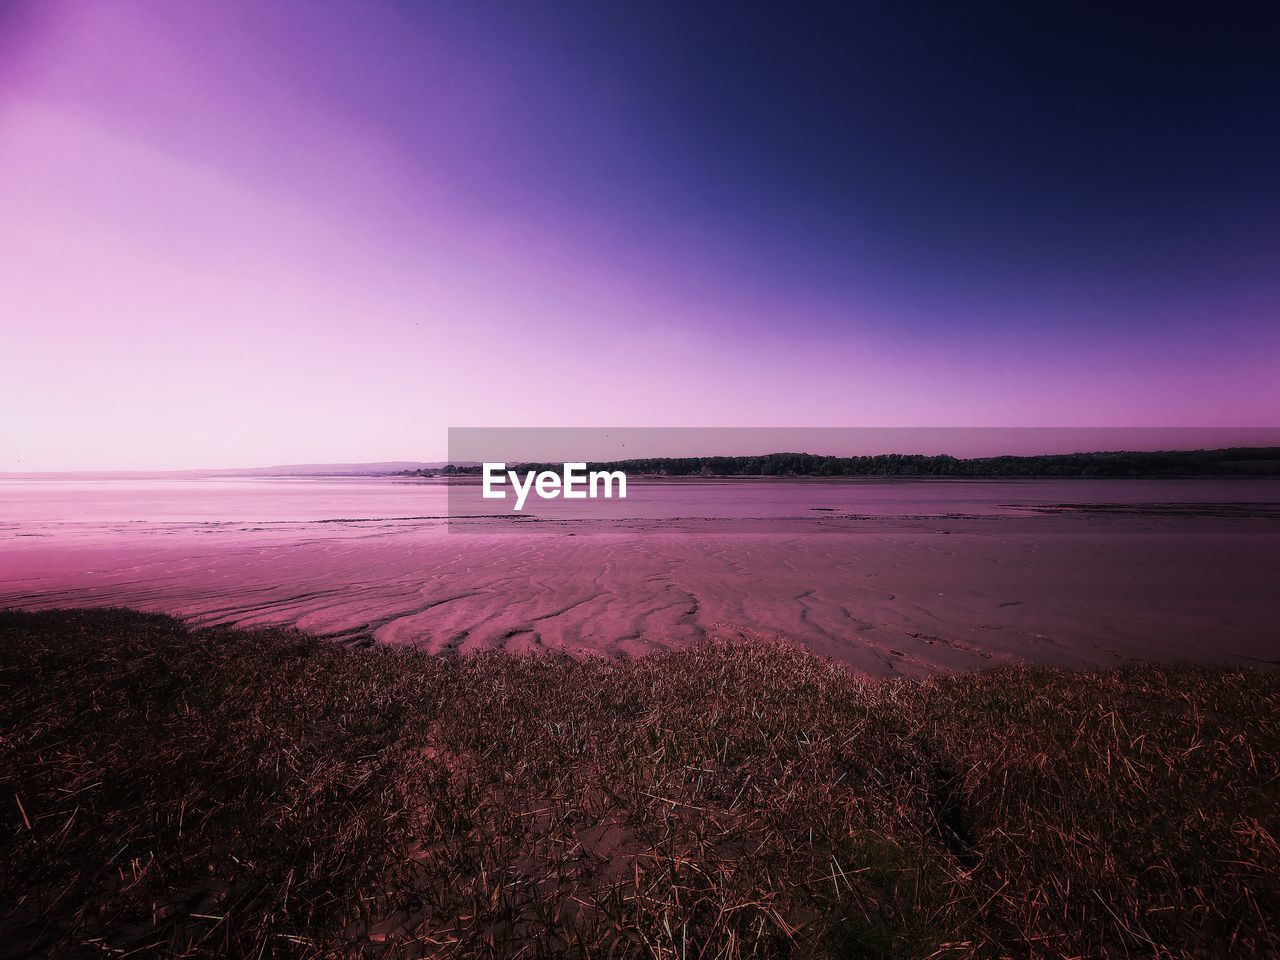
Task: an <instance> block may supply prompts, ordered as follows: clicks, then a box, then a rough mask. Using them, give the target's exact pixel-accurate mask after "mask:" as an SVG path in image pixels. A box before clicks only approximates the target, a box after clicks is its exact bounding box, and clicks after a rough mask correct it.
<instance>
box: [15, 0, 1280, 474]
mask: <svg viewBox="0 0 1280 960" xmlns="http://www.w3.org/2000/svg"><path fill="white" fill-rule="evenodd" d="M1272 9H1274V8H1272ZM826 10H827V12H822V10H820V9H818V8H816V7H801V6H796V5H791V4H743V3H726V4H708V3H700V4H696V5H693V4H685V3H653V2H646V3H643V4H640V3H635V4H625V5H624V4H612V3H587V2H583V3H551V2H548V3H537V4H533V3H503V4H496V3H492V4H491V3H487V2H468V3H458V4H455V3H443V2H442V3H436V4H429V3H408V2H406V3H386V2H377V0H361V2H358V3H357V2H354V0H352V2H345V3H334V2H315V0H307V2H302V0H299V2H294V3H269V4H268V3H258V2H254V3H249V2H218V3H214V2H207V3H190V2H170V0H156V2H128V0H115V2H92V0H83V2H60V0H50V2H32V3H23V2H19V3H14V2H5V0H0V348H2V350H3V352H2V353H0V356H2V358H3V373H2V375H0V411H2V412H0V418H3V425H2V429H0V470H20V471H22V470H61V469H80V468H83V469H165V468H187V467H206V466H207V467H216V466H247V465H256V464H268V463H291V462H314V461H367V460H390V459H422V460H431V459H438V458H441V457H443V456H444V455H445V448H446V427H448V426H496V425H505V426H575V425H593V426H594V425H612V426H653V425H669V426H779V425H804V426H827V425H832V426H952V425H956V426H959V425H1010V426H1037V425H1063V426H1082V425H1145V426H1173V425H1187V426H1257V425H1274V424H1276V423H1277V422H1280V417H1278V416H1277V413H1280V376H1277V373H1276V371H1277V370H1278V369H1280V58H1278V57H1277V56H1276V53H1275V51H1276V50H1277V49H1278V48H1280V29H1278V28H1277V15H1276V14H1275V13H1273V12H1272V13H1269V12H1267V8H1266V6H1263V5H1257V6H1236V7H1233V6H1232V5H1230V4H1227V5H1218V4H1215V5H1204V4H1200V5H1196V6H1195V7H1194V8H1191V7H1188V8H1186V9H1185V10H1179V9H1178V8H1177V6H1176V5H1168V4H1150V5H1135V6H1125V5H1115V4H1099V5H1096V6H1090V5H1085V4H1053V5H1050V4H1009V5H1008V6H1007V8H1005V9H1001V8H999V7H996V6H986V5H979V4H950V3H939V4H925V3H917V4H889V3H885V4H867V5H855V4H841V5H838V6H836V5H833V6H831V7H829V8H826ZM1117 11H1122V12H1119V13H1118V12H1117Z"/></svg>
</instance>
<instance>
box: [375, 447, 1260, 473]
mask: <svg viewBox="0 0 1280 960" xmlns="http://www.w3.org/2000/svg"><path fill="white" fill-rule="evenodd" d="M511 466H519V467H520V468H522V469H524V470H555V471H559V470H561V469H562V468H563V466H564V464H563V463H521V464H512V465H511ZM587 467H588V469H590V470H622V471H625V472H626V473H628V474H632V475H637V476H646V475H647V476H662V477H1158V476H1204V475H1222V474H1237V473H1249V474H1259V473H1267V474H1273V473H1274V474H1280V447H1231V448H1227V449H1221V450H1158V451H1112V452H1099V453H1064V454H1046V455H1042V456H1027V457H1020V456H1000V457H974V458H971V459H960V458H958V457H952V456H948V455H946V454H943V455H938V456H926V455H924V454H901V453H891V454H880V455H877V456H860V457H831V456H824V455H821V454H814V453H769V454H763V455H761V456H743V457H640V458H636V459H633V460H610V461H595V462H591V463H588V464H587ZM482 469H483V467H482V466H481V465H480V464H466V465H459V466H455V465H453V464H449V465H447V466H445V467H443V468H439V469H424V470H409V471H405V472H404V473H402V474H400V476H420V477H436V476H472V475H479V474H480V473H481V471H482Z"/></svg>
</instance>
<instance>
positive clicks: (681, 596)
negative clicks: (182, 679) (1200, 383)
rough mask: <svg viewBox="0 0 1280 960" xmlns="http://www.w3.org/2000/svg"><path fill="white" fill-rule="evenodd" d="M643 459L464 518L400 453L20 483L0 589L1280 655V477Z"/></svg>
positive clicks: (340, 633)
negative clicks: (859, 472)
mask: <svg viewBox="0 0 1280 960" xmlns="http://www.w3.org/2000/svg"><path fill="white" fill-rule="evenodd" d="M634 486H636V487H638V488H640V493H639V494H638V495H636V496H634V497H633V499H632V500H629V501H627V502H626V503H625V504H624V505H623V506H624V508H625V510H623V511H620V510H618V509H617V505H616V504H609V505H607V506H605V505H601V506H599V507H595V506H593V507H592V509H593V510H595V511H596V512H595V513H593V514H591V515H589V516H585V517H583V516H574V517H572V518H568V517H565V516H563V515H558V514H555V513H550V514H544V515H542V516H538V515H534V516H532V517H527V518H520V519H513V518H511V517H504V516H501V515H493V516H484V517H470V518H468V519H465V520H460V519H458V518H457V517H456V516H455V517H453V518H451V517H450V513H449V504H448V501H447V489H446V486H445V485H444V484H441V483H433V482H430V481H427V482H407V481H404V480H402V479H397V478H330V479H307V480H301V479H297V478H278V479H261V478H259V479H252V480H217V481H211V480H175V481H119V480H113V481H96V482H89V481H85V482H75V483H72V482H65V481H62V482H55V481H43V482H41V481H28V482H25V483H18V482H8V483H5V484H0V507H3V510H0V517H4V518H5V521H6V522H5V523H4V526H3V528H2V529H0V607H15V608H20V609H29V610H39V609H52V608H58V607H83V606H126V607H131V608H135V609H139V610H145V611H154V612H162V613H168V614H173V615H176V616H179V617H183V618H185V619H187V620H188V621H189V622H191V623H192V624H194V625H214V624H224V625H237V626H262V625H272V626H293V627H298V628H300V629H303V630H305V631H307V632H310V633H314V634H317V635H322V636H329V637H333V638H335V639H337V640H340V641H344V642H349V643H352V642H354V643H367V642H373V643H380V644H392V645H407V646H414V647H418V648H421V649H424V650H427V651H457V652H463V653H473V652H478V651H483V650H489V649H504V650H508V651H512V652H523V651H533V650H556V651H564V652H567V653H571V654H573V655H575V656H583V655H592V654H603V655H607V656H622V657H626V656H637V655H643V654H646V653H650V652H654V651H660V650H667V649H680V648H684V647H687V646H689V645H690V644H692V643H694V642H696V641H697V640H699V639H700V638H702V637H704V636H706V635H708V633H710V632H712V631H714V630H716V629H721V628H726V627H727V628H743V629H749V630H752V631H756V632H759V633H762V634H767V635H770V636H775V637H778V638H780V639H783V640H785V641H787V642H791V643H794V644H797V645H799V646H801V647H803V648H804V649H807V650H809V651H810V652H813V653H816V654H818V655H820V656H825V657H832V658H834V659H836V660H838V661H840V662H842V663H845V664H847V665H849V666H851V667H853V668H854V669H856V670H860V671H864V672H866V673H869V674H875V675H892V674H895V673H906V674H917V675H918V674H922V673H928V672H931V671H935V670H964V669H974V668H985V667H990V666H994V665H999V664H1009V663H1017V662H1026V663H1034V664H1047V665H1061V666H1082V665H1098V666H1106V665H1113V664H1117V663H1123V662H1127V661H1130V660H1135V659H1141V660H1148V659H1150V660H1163V661H1171V660H1190V661H1197V662H1203V663H1217V664H1226V665H1236V666H1240V665H1255V666H1268V665H1271V664H1274V662H1275V661H1276V660H1277V659H1280V650H1278V649H1277V634H1276V630H1275V625H1274V611H1273V609H1272V605H1271V599H1270V598H1272V597H1273V596H1274V595H1275V594H1276V592H1277V590H1280V537H1277V536H1276V535H1275V534H1276V533H1277V532H1280V520H1278V519H1277V503H1280V482H1277V481H1276V480H1274V479H1270V478H1263V479H1247V480H1246V479H1234V478H1231V479H1209V480H1165V481H1145V480H1144V481H1136V480H1135V481H1129V480H1119V481H1093V480H1061V481H1043V482H1040V481H1021V482H1004V483H1001V482H972V481H957V482H950V483H946V482H915V483H912V482H906V481H898V482H877V483H848V482H845V483H841V482H821V481H818V482H814V481H799V480H797V481H791V482H787V481H773V482H758V483H752V482H736V483H714V482H693V483H684V484H662V483H654V484H649V485H647V486H646V485H645V484H644V483H643V482H641V483H636V484H634ZM610 510H612V511H613V512H612V513H610V512H608V511H610Z"/></svg>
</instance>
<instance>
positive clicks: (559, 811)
mask: <svg viewBox="0 0 1280 960" xmlns="http://www.w3.org/2000/svg"><path fill="white" fill-rule="evenodd" d="M0 731H2V733H3V743H2V745H0V811H2V812H0V871H2V873H0V954H3V955H6V956H28V955H30V956H76V957H79V956H84V957H101V956H122V957H123V956H139V957H145V956H182V957H295V956H296V957H310V956H371V957H401V956H404V957H417V956H441V957H508V956H528V957H539V956H574V957H579V956H580V957H650V956H652V957H664V958H682V960H683V958H696V957H745V956H804V957H938V958H942V957H965V956H991V957H998V956H1013V957H1024V956H1046V957H1048V956H1054V957H1057V956H1068V957H1151V956H1169V957H1200V956H1206V957H1210V956H1211V957H1224V956H1240V957H1253V956H1266V955H1275V954H1276V952H1277V950H1280V933H1278V932H1277V931H1278V927H1277V921H1276V919H1275V918H1276V917H1277V916H1280V846H1278V845H1277V840H1276V837H1277V834H1278V832H1280V831H1278V829H1277V818H1278V813H1277V811H1278V810H1280V678H1278V677H1277V676H1276V675H1274V674H1267V673H1255V672H1227V671H1223V670H1214V669H1206V668H1195V667H1186V666H1176V667H1172V666H1134V667H1125V668H1121V669H1116V670H1108V671H1098V672H1067V671H1059V670H1051V669H1002V670H997V671H992V672H988V673H981V674H971V675H963V676H942V677H938V678H935V679H932V680H929V681H925V682H918V681H909V680H894V681H874V680H868V679H864V678H860V677H858V676H856V675H854V674H851V673H849V672H848V671H846V670H845V669H843V668H841V667H840V666H838V665H835V664H831V663H828V662H826V661H823V660H819V659H817V658H814V657H811V656H809V655H807V654H805V653H803V652H800V651H797V650H795V649H792V648H789V647H787V646H785V645H782V644H780V643H776V642H768V641H762V640H760V639H758V638H753V637H750V636H747V635H744V634H742V633H740V632H737V633H735V632H732V631H726V632H725V633H724V635H723V636H720V637H719V638H717V639H714V640H710V641H708V642H706V643H704V644H702V645H699V646H698V647H696V648H694V649H690V650H688V651H685V652H681V653H666V654H658V655H654V656H651V657H647V658H644V659H639V660H631V661H616V660H615V661H607V660H589V661H585V662H580V661H574V660H571V659H568V658H562V657H557V656H550V655H545V656H540V657H536V658H530V657H523V658H521V657H512V656H508V655H504V654H489V655H481V656H476V657H468V658H461V657H448V656H433V655H428V654H425V653H419V652H416V651H412V650H393V649H350V648H347V647H342V646H339V645H336V644H334V643H332V642H328V641H324V640H317V639H315V638H311V637H307V636H304V635H301V634H298V633H294V632H289V631H280V630H271V631H249V632H246V631H237V630H230V629H214V630H190V629H188V628H187V627H186V626H184V625H183V624H182V623H180V622H179V621H176V620H173V619H170V618H167V617H162V616H152V615H143V614H137V613H130V612H127V611H119V610H115V611H68V612H57V613H42V614H24V613H4V614H0Z"/></svg>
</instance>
